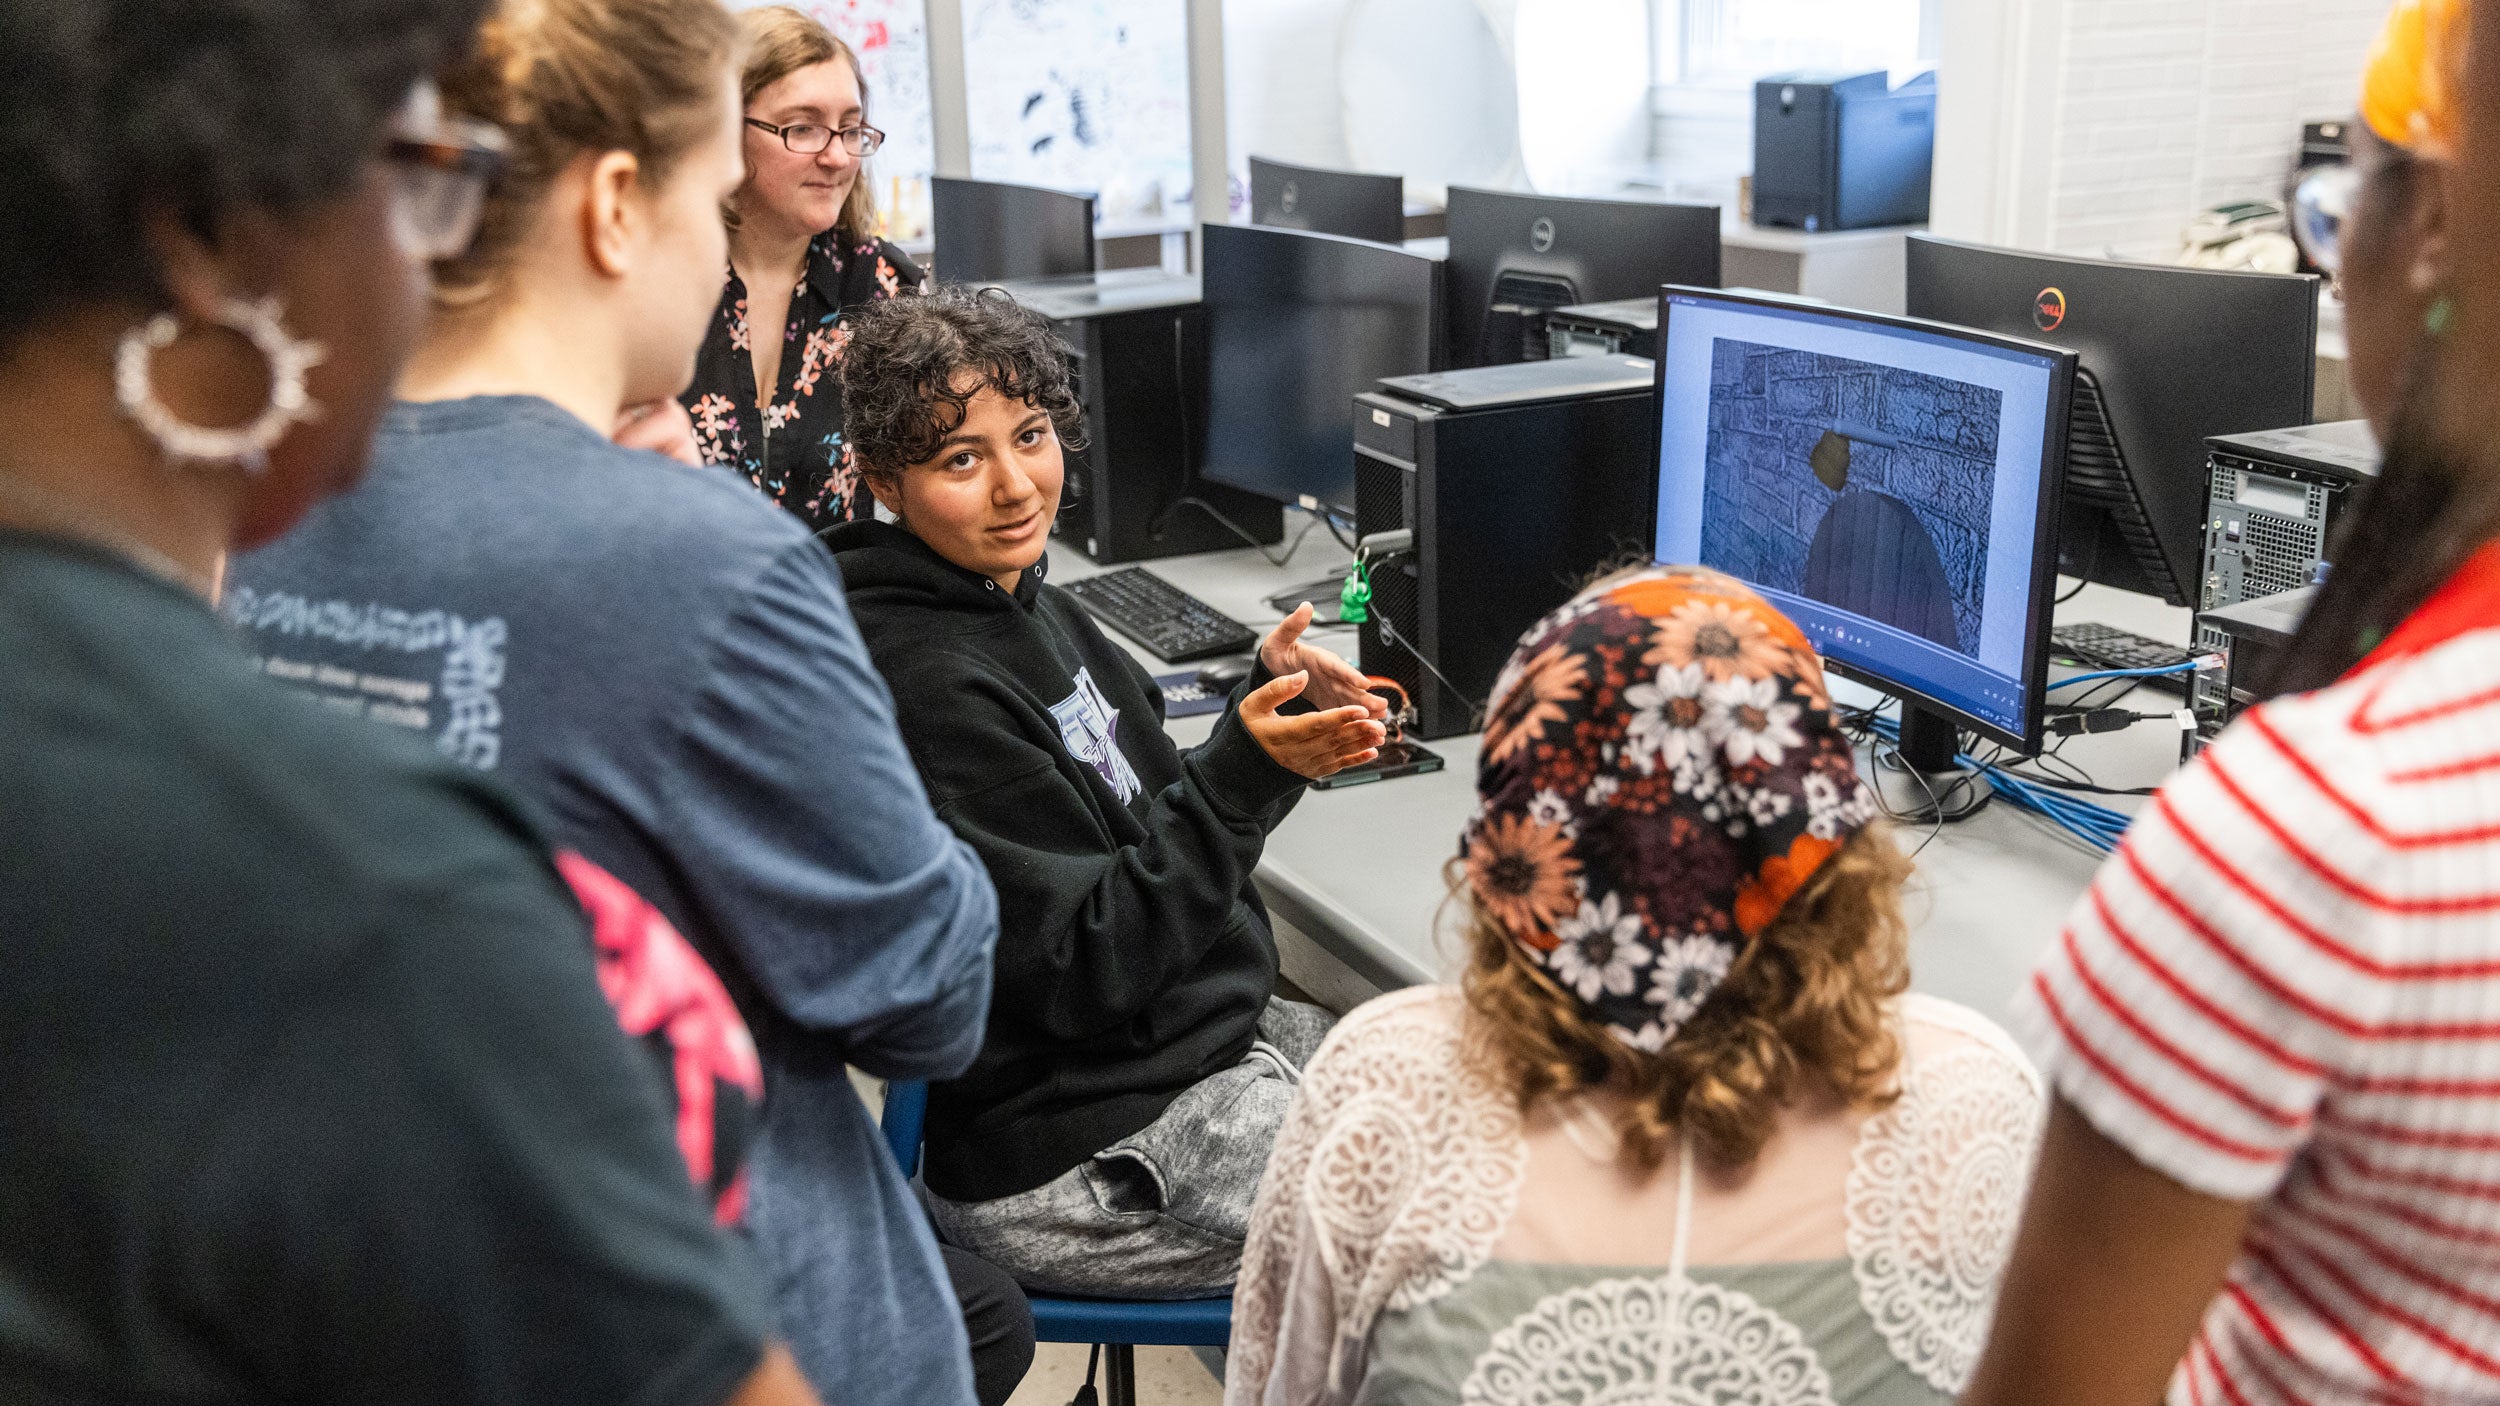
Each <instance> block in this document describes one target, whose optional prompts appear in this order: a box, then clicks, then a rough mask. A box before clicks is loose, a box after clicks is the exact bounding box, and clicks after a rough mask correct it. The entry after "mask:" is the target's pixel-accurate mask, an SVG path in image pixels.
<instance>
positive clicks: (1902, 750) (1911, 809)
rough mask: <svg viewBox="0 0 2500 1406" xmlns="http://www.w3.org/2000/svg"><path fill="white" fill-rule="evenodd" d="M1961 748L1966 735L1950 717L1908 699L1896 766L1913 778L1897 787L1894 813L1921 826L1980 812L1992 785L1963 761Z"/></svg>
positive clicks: (1894, 750) (1902, 709)
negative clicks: (1955, 725) (1962, 733)
mask: <svg viewBox="0 0 2500 1406" xmlns="http://www.w3.org/2000/svg"><path fill="white" fill-rule="evenodd" d="M1961 750H1962V741H1961V733H1960V730H1959V729H1957V728H1955V727H1954V725H1953V720H1952V719H1951V718H1948V717H1946V716H1944V715H1943V714H1941V713H1934V712H1929V711H1928V710H1927V709H1925V708H1921V707H1919V706H1918V705H1917V704H1915V703H1910V702H1906V701H1905V702H1903V703H1902V705H1901V741H1900V744H1899V745H1898V746H1897V747H1895V748H1894V749H1893V756H1894V757H1895V758H1896V759H1897V769H1898V770H1899V771H1901V772H1904V773H1907V774H1908V775H1909V776H1910V777H1911V780H1910V782H1909V784H1908V785H1906V786H1900V787H1896V788H1894V796H1895V798H1896V802H1895V804H1894V805H1893V807H1892V809H1893V811H1894V812H1895V813H1896V814H1897V815H1898V816H1900V817H1901V818H1902V819H1905V820H1909V821H1913V822H1917V823H1921V824H1930V823H1940V822H1941V823H1949V822H1952V821H1956V820H1967V819H1969V818H1970V817H1971V816H1973V815H1976V814H1978V813H1979V810H1980V808H1981V807H1982V806H1985V805H1986V804H1987V803H1988V798H1989V795H1990V793H1991V791H1992V789H1993V788H1991V787H1990V786H1989V784H1988V778H1987V776H1986V775H1985V774H1984V773H1982V772H1981V771H1980V770H1979V769H1978V768H1976V767H1966V766H1964V765H1963V764H1962V763H1961V761H1960V759H1959V757H1960V753H1961ZM1905 793H1906V794H1905ZM1904 802H1906V803H1904Z"/></svg>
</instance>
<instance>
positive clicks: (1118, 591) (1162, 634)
mask: <svg viewBox="0 0 2500 1406" xmlns="http://www.w3.org/2000/svg"><path fill="white" fill-rule="evenodd" d="M1066 590H1067V592H1068V594H1069V595H1072V596H1074V597H1076V599H1077V602H1078V603H1079V604H1081V605H1083V606H1084V607H1085V609H1086V611H1087V613H1089V614H1091V615H1092V616H1093V617H1094V618H1095V619H1097V620H1099V621H1101V622H1102V623H1103V624H1105V625H1108V626H1110V627H1111V628H1112V629H1114V630H1117V631H1119V632H1120V633H1121V634H1124V635H1126V636H1128V637H1129V638H1130V639H1133V640H1135V641H1137V642H1138V643H1139V644H1141V645H1144V646H1145V647H1146V649H1147V650H1148V651H1149V652H1150V653H1152V654H1153V655H1154V656H1155V657H1156V658H1158V659H1161V660H1163V661H1164V662H1166V663H1169V664H1185V663H1187V662H1189V661H1191V660H1193V659H1206V658H1211V657H1213V656H1215V655H1218V654H1238V653H1241V652H1242V651H1243V650H1246V649H1249V648H1251V647H1253V646H1255V645H1256V644H1257V643H1258V636H1257V635H1255V634H1253V633H1251V631H1250V629H1249V627H1248V626H1246V625H1243V624H1242V623H1241V622H1240V621H1237V620H1235V619H1233V618H1232V617H1230V616H1228V615H1225V614H1223V613H1222V612H1220V611H1218V610H1216V608H1215V607H1213V606H1211V605H1208V604H1207V603H1206V602H1205V601H1202V600H1200V599H1198V598H1197V597H1196V596H1193V595H1191V594H1189V593H1188V592H1187V591H1184V590H1182V589H1181V588H1180V587H1178V586H1175V585H1173V584H1172V583H1171V582H1169V581H1166V580H1164V579H1163V578H1162V577H1160V576H1157V575H1155V574H1154V573H1153V572H1151V571H1148V570H1147V569H1145V568H1144V567H1142V566H1130V567H1123V568H1121V569H1120V570H1118V571H1106V572H1104V573H1103V574H1101V575H1099V576H1088V577H1086V578H1085V579H1084V580H1081V581H1071V582H1069V583H1068V584H1067V586H1066Z"/></svg>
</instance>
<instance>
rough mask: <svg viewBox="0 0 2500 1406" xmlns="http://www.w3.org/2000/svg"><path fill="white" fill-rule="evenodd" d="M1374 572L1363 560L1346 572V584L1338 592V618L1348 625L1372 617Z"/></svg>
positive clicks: (1359, 622)
mask: <svg viewBox="0 0 2500 1406" xmlns="http://www.w3.org/2000/svg"><path fill="white" fill-rule="evenodd" d="M1371 607H1372V572H1371V568H1370V567H1368V566H1365V565H1364V564H1363V563H1361V562H1359V561H1358V562H1356V563H1355V564H1354V569H1353V570H1352V571H1349V572H1347V573H1346V574H1345V585H1344V586H1343V587H1342V588H1340V589H1339V590H1338V592H1337V619H1338V620H1340V621H1342V622H1344V623H1345V624H1348V625H1360V624H1362V623H1363V622H1364V621H1366V620H1369V619H1371V618H1372V608H1371Z"/></svg>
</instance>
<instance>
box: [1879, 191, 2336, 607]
mask: <svg viewBox="0 0 2500 1406" xmlns="http://www.w3.org/2000/svg"><path fill="white" fill-rule="evenodd" d="M1909 313H1910V315H1911V316H1913V317H1923V318H1929V319H1932V320H1934V321H1937V322H1949V323H1952V324H1954V325H1955V326H1959V327H1970V328H1976V329H1978V330H1980V331H1984V332H1998V333H2003V334H2006V335H2009V336H2015V337H2025V338H2031V339H2034V340H2037V341H2042V342H2048V343H2051V344H2052V345H2056V346H2061V347H2068V348H2071V349H2073V350H2074V351H2075V352H2077V353H2079V354H2080V355H2081V357H2082V370H2081V371H2080V372H2079V373H2078V374H2077V376H2076V378H2075V405H2074V414H2073V419H2072V422H2071V423H2070V425H2069V426H2068V431H2067V432H2068V439H2069V443H2070V448H2069V450H2068V452H2067V467H2066V507H2065V512H2064V515H2063V517H2062V519H2061V522H2062V526H2061V528H2060V529H2059V532H2058V543H2057V561H2058V570H2060V571H2062V572H2064V573H2065V574H2067V575H2069V576H2075V577H2080V578H2082V579H2083V580H2086V581H2094V582H2098V583H2100V584H2102V585H2105V586H2115V587H2117V588H2119V589H2120V590H2127V591H2140V592H2142V593H2144V594H2146V595H2152V596H2159V597H2161V598H2162V599H2163V600H2165V601H2167V602H2169V603H2170V604H2172V605H2189V606H2192V605H2195V604H2196V603H2197V602H2198V600H2199V599H2200V592H2199V590H2198V585H2197V583H2198V581H2199V579H2200V577H2201V576H2202V575H2203V571H2204V565H2203V554H2204V538H2205V533H2204V521H2205V439H2206V437H2207V436H2209V435H2225V434H2245V433H2248V432H2250V431H2254V430H2274V429H2283V428H2286V427H2288V426H2292V425H2305V424H2308V423H2309V419H2310V413H2311V409H2310V408H2311V397H2312V394H2313V391H2314V387H2315V380H2316V376H2317V340H2318V280H2317V279H2315V278H2312V277H2309V276H2307V275H2292V274H2271V273H2224V272H2221V271H2218V270H2214V269H2191V268H2177V267H2173V266H2168V265H2162V264H2121V263H2112V262H2110V261H2108V260H2105V259H2077V258H2067V257H2063V256H2059V255H2053V254H2026V253H2018V252H2016V251H2014V250H2011V249H1995V248H1990V247H1988V246H1985V245H1979V244H1961V243H1956V242H1954V241H1952V240H1947V239H1934V238H1930V237H1928V236H1926V235H1912V236H1911V237H1910V249H1909Z"/></svg>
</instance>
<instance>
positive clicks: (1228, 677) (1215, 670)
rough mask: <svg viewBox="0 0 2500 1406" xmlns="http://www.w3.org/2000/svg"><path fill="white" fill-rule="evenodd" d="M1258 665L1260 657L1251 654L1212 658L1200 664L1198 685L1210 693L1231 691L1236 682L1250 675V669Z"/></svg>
mask: <svg viewBox="0 0 2500 1406" xmlns="http://www.w3.org/2000/svg"><path fill="white" fill-rule="evenodd" d="M1257 667H1258V657H1257V656H1256V655H1251V654H1234V655H1229V656H1227V657H1225V658H1222V659H1210V660H1208V661H1207V662H1206V663H1204V664H1201V665H1199V666H1198V686H1199V687H1200V688H1203V689H1205V690H1206V691H1207V692H1209V693H1230V692H1232V691H1233V686H1234V685H1235V684H1238V683H1240V682H1241V681H1242V680H1243V679H1246V678H1248V677H1250V671H1251V670H1252V669H1255V668H1257Z"/></svg>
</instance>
